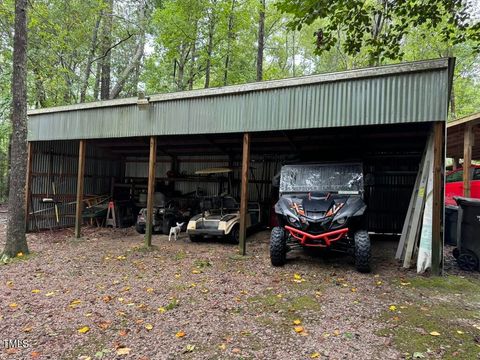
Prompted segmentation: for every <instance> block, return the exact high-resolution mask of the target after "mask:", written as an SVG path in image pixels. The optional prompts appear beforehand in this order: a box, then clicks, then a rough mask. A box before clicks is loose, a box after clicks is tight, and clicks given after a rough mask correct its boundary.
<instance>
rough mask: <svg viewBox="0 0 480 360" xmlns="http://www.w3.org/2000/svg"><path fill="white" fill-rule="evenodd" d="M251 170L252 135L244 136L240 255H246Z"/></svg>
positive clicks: (245, 134)
mask: <svg viewBox="0 0 480 360" xmlns="http://www.w3.org/2000/svg"><path fill="white" fill-rule="evenodd" d="M249 169H250V134H249V133H244V134H243V154H242V188H241V189H240V233H239V240H240V241H239V246H240V255H245V254H246V248H247V247H246V243H247V241H246V240H247V211H248V171H249Z"/></svg>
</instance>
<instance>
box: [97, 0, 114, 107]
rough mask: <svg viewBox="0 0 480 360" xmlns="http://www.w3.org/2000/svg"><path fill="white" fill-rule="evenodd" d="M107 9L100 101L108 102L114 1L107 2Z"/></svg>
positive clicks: (103, 38) (104, 26)
mask: <svg viewBox="0 0 480 360" xmlns="http://www.w3.org/2000/svg"><path fill="white" fill-rule="evenodd" d="M106 5H107V9H106V10H105V13H104V22H103V36H102V56H103V58H102V71H101V79H100V84H101V85H100V99H101V100H107V99H108V98H109V97H110V67H111V61H112V51H111V46H112V37H111V32H112V23H113V19H112V16H113V0H108V1H107V2H106Z"/></svg>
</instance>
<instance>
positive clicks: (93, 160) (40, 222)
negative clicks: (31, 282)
mask: <svg viewBox="0 0 480 360" xmlns="http://www.w3.org/2000/svg"><path fill="white" fill-rule="evenodd" d="M32 145H33V147H32V152H33V163H32V182H31V206H30V209H29V213H30V215H29V221H28V229H29V230H35V229H37V228H38V229H49V228H52V229H54V228H59V227H65V226H73V225H74V224H75V219H74V217H73V215H74V214H75V200H76V191H77V169H78V142H77V141H48V142H35V143H33V144H32ZM50 154H51V155H50ZM101 156H102V154H101V153H99V151H98V149H94V148H93V147H88V146H87V153H86V162H85V183H84V189H85V194H86V195H101V194H108V193H110V185H111V177H112V176H114V177H118V176H119V174H120V165H119V164H118V163H116V162H114V161H111V160H108V159H101ZM50 172H51V175H50V177H49V174H50ZM52 182H54V183H55V190H56V191H55V192H56V196H54V195H53V186H52ZM43 197H50V198H52V197H53V198H55V199H57V201H59V202H61V203H60V204H58V209H59V213H60V221H59V223H57V222H56V219H55V208H54V206H52V204H43V203H42V201H41V200H42V198H43ZM32 213H34V214H32Z"/></svg>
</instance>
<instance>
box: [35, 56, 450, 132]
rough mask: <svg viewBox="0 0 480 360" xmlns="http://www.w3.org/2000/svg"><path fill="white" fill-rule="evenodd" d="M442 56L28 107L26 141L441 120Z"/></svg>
mask: <svg viewBox="0 0 480 360" xmlns="http://www.w3.org/2000/svg"><path fill="white" fill-rule="evenodd" d="M450 82H451V68H450V66H449V62H448V61H447V60H446V59H443V60H435V61H431V62H419V63H412V64H400V65H390V66H386V67H378V68H371V69H360V70H354V71H349V72H340V73H334V74H324V75H313V76H306V77H302V78H294V79H286V80H280V81H271V82H263V83H256V84H246V85H238V86H232V87H225V88H218V89H205V90H194V91H190V92H182V93H173V94H164V95H154V96H152V97H151V103H150V105H149V108H148V109H147V110H142V109H140V108H139V107H138V106H137V104H136V102H135V99H124V100H112V101H109V102H107V103H98V104H97V103H93V104H77V105H74V106H71V107H61V108H52V109H40V110H33V111H30V112H29V135H28V139H29V140H30V141H39V140H57V139H91V138H112V137H132V136H149V135H172V134H174V135H187V134H205V133H210V134H211V133H234V132H244V131H250V132H255V131H266V130H290V129H310V128H328V127H343V126H363V125H378V124H399V123H415V122H428V121H446V119H447V105H448V98H449V87H450Z"/></svg>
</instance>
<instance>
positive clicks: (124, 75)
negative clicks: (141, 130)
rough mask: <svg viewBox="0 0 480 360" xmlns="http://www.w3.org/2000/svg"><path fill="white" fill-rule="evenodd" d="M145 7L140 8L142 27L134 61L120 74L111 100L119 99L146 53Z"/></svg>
mask: <svg viewBox="0 0 480 360" xmlns="http://www.w3.org/2000/svg"><path fill="white" fill-rule="evenodd" d="M144 21H145V7H142V8H140V10H139V15H138V23H139V24H140V26H141V33H140V34H139V37H140V38H139V42H138V45H137V48H136V50H135V55H134V56H133V58H132V60H131V61H130V62H129V63H128V64H127V66H126V67H125V69H123V71H122V73H121V74H120V76H119V78H118V80H117V82H116V84H115V86H114V87H113V89H112V91H111V92H110V94H109V99H115V98H117V97H118V95H119V94H120V92H121V91H122V89H123V86H124V85H125V82H126V81H127V79H128V77H129V76H130V74H131V73H132V72H133V71H135V69H136V68H137V66H138V65H139V64H140V61H141V60H142V57H143V54H144V52H145V24H144Z"/></svg>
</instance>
